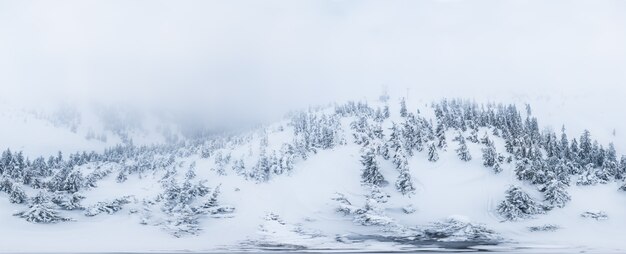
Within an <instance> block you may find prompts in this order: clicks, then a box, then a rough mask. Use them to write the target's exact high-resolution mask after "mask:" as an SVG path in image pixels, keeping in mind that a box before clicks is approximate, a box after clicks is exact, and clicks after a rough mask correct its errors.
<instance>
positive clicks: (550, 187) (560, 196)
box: [543, 179, 571, 208]
mask: <svg viewBox="0 0 626 254" xmlns="http://www.w3.org/2000/svg"><path fill="white" fill-rule="evenodd" d="M543 194H544V196H545V201H546V202H547V203H548V204H549V205H550V207H551V208H553V207H558V208H563V207H564V206H565V204H566V203H567V202H569V201H570V200H571V197H570V195H569V194H568V193H567V184H565V183H563V182H561V181H560V180H559V179H552V180H550V181H549V182H548V183H547V184H546V186H545V188H544V189H543Z"/></svg>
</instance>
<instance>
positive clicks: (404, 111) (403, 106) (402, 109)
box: [400, 98, 408, 117]
mask: <svg viewBox="0 0 626 254" xmlns="http://www.w3.org/2000/svg"><path fill="white" fill-rule="evenodd" d="M407 114H408V111H407V109H406V101H405V100H404V98H402V100H400V116H401V117H406V116H407Z"/></svg>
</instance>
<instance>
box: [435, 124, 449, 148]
mask: <svg viewBox="0 0 626 254" xmlns="http://www.w3.org/2000/svg"><path fill="white" fill-rule="evenodd" d="M435 136H436V137H437V147H438V148H440V149H444V148H446V147H447V146H448V143H447V142H446V126H445V125H444V124H443V122H438V123H437V129H436V130H435Z"/></svg>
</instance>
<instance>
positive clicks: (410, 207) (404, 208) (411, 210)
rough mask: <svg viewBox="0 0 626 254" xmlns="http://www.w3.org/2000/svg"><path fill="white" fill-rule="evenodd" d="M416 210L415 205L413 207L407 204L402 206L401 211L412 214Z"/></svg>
mask: <svg viewBox="0 0 626 254" xmlns="http://www.w3.org/2000/svg"><path fill="white" fill-rule="evenodd" d="M416 211H417V209H415V207H413V205H408V206H405V207H402V212H404V213H405V214H413V213H415V212H416Z"/></svg>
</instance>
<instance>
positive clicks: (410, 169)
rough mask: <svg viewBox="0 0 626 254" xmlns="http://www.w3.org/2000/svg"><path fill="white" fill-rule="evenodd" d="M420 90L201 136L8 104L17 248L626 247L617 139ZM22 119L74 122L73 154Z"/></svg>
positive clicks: (8, 210) (11, 226)
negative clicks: (24, 136)
mask: <svg viewBox="0 0 626 254" xmlns="http://www.w3.org/2000/svg"><path fill="white" fill-rule="evenodd" d="M404 104H405V103H404V99H398V100H396V99H394V100H387V99H385V98H383V100H381V101H370V102H369V103H366V102H349V103H344V104H337V105H334V106H331V107H320V108H311V109H309V110H306V111H301V112H293V113H291V114H289V115H288V116H287V117H286V118H285V119H284V120H282V121H278V122H276V123H273V124H269V125H264V126H262V127H259V128H254V129H252V130H249V131H238V132H228V133H226V132H224V133H215V132H211V133H210V134H207V135H202V136H201V137H193V138H192V137H187V138H185V136H184V135H182V134H180V133H179V132H177V131H171V130H170V127H159V128H134V129H127V128H125V126H122V127H120V126H117V127H115V126H116V125H113V126H112V125H111V124H109V125H107V123H127V122H128V121H126V120H124V118H123V117H122V118H119V117H117V116H111V115H108V116H109V117H108V118H107V117H102V116H103V115H105V116H106V115H107V114H95V115H93V116H91V117H90V116H89V114H88V113H81V114H78V115H80V116H82V118H80V119H95V120H84V121H72V119H76V117H74V118H73V117H69V116H72V115H73V114H69V116H68V114H60V115H59V114H57V115H56V117H42V114H35V113H24V112H23V111H16V113H15V114H13V115H10V114H4V115H2V117H3V118H6V119H7V121H6V122H5V121H4V120H3V123H10V121H13V122H14V123H15V124H8V125H10V126H16V128H20V129H21V130H20V131H18V130H17V129H16V130H7V131H3V135H7V137H6V138H4V137H3V138H2V141H3V142H5V143H6V144H8V146H9V148H10V149H11V150H10V151H9V150H7V151H5V152H4V153H3V155H2V157H1V159H0V162H1V163H0V173H2V179H1V181H0V190H2V191H1V192H0V218H2V219H0V239H2V240H1V244H0V251H1V252H14V251H19V252H24V251H37V252H39V251H42V252H45V251H54V252H65V251H90V250H94V249H97V250H98V251H225V250H229V251H236V250H283V249H287V250H302V249H313V250H372V251H375V250H385V251H390V250H398V251H399V250H419V249H432V248H470V249H494V250H498V249H505V250H515V249H516V248H518V247H524V248H529V247H531V248H532V247H536V248H540V249H542V250H546V249H554V250H557V251H568V250H573V249H576V250H588V251H602V252H605V251H615V252H623V251H626V245H624V244H623V243H622V241H621V234H620V233H621V231H622V230H623V226H624V225H626V208H625V206H623V205H622V204H623V203H624V202H626V193H624V192H622V191H620V190H619V189H620V187H621V186H622V185H623V179H624V177H625V176H626V159H623V158H622V157H621V156H620V155H618V154H617V153H616V151H615V149H614V148H613V147H614V146H613V145H612V144H608V143H604V142H600V143H594V139H592V138H591V137H590V136H588V135H582V136H581V137H579V136H578V135H580V134H578V135H577V136H576V145H572V143H573V142H574V141H573V137H569V138H568V137H567V135H565V136H562V133H561V131H560V130H559V131H558V132H557V133H553V132H552V131H549V130H542V128H541V127H542V126H543V125H541V121H542V119H536V118H535V117H534V114H533V113H532V110H530V108H528V109H523V105H518V106H515V105H495V104H484V105H481V104H476V103H473V102H469V101H464V100H442V101H435V102H433V103H428V104H421V105H415V104H411V105H409V107H405V106H402V105H404ZM518 107H519V108H518ZM69 111H70V112H71V110H69ZM63 112H68V110H66V111H63ZM25 115H26V116H27V117H24V116H25ZM35 116H39V117H35ZM19 117H22V118H23V119H26V120H23V121H22V120H16V119H21V118H19ZM32 119H35V120H32ZM50 119H52V120H50ZM54 119H57V120H58V119H64V120H63V121H60V122H59V121H55V120H54ZM102 119H109V120H110V121H106V120H104V121H103V120H102ZM111 119H117V120H111ZM30 121H36V123H35V124H33V123H32V122H30ZM550 121H551V123H552V122H553V121H556V120H555V119H550ZM55 122H56V125H55ZM151 122H152V124H151ZM158 122H159V119H153V120H145V122H143V123H142V124H141V125H140V126H155V125H157V124H154V123H158ZM72 123H74V124H72ZM20 124H24V126H28V127H27V128H26V130H29V132H33V133H37V132H40V133H58V135H53V137H52V138H54V139H58V140H57V141H55V140H54V139H53V140H48V141H44V140H41V144H46V145H45V146H47V145H59V147H58V149H56V150H62V151H63V153H62V155H54V156H51V157H48V155H49V154H50V149H48V148H46V149H47V151H45V152H44V151H39V150H37V149H39V148H41V147H44V145H41V146H40V145H39V142H35V141H32V142H30V144H35V145H33V146H31V147H29V146H20V145H13V144H19V141H15V142H14V143H11V142H9V141H8V140H11V139H10V138H9V137H10V136H11V135H10V133H20V132H21V131H24V128H21V127H20ZM33 126H34V127H33ZM107 126H108V127H107ZM566 127H567V126H566ZM31 128H39V129H31ZM577 128H578V127H577ZM139 129H143V130H144V131H142V132H139V131H135V130H139ZM165 129H168V131H165ZM172 129H175V128H174V127H172ZM120 130H123V131H120ZM92 132H93V133H94V135H87V134H89V133H92ZM95 133H98V134H95ZM107 133H108V135H106V136H107V137H108V138H107V140H106V141H104V139H103V138H100V139H98V138H94V137H102V136H103V135H104V134H107ZM138 133H141V134H138ZM146 133H152V134H154V135H156V136H158V137H155V136H154V135H152V136H150V135H151V134H146ZM155 133H156V134H155ZM172 133H174V134H172ZM563 134H570V136H571V135H572V134H571V133H570V132H567V131H566V132H563ZM14 136H15V135H14ZM87 136H89V137H90V138H89V139H87ZM173 136H175V138H173ZM141 137H144V140H146V141H145V142H141V141H137V140H142V139H141ZM15 138H17V137H15ZM130 140H132V142H130ZM619 145H622V146H623V145H624V144H618V147H619ZM105 148H106V149H105ZM31 149H32V150H31ZM19 150H24V153H25V154H27V155H28V156H26V157H28V159H27V158H25V156H23V155H22V153H20V152H18V151H19ZM29 150H31V151H29ZM80 150H87V151H91V150H95V152H85V153H82V152H81V153H74V152H75V151H80ZM578 150H580V151H578ZM33 151H34V152H33ZM67 151H70V152H67ZM39 155H45V156H46V157H45V158H43V157H42V158H38V157H39Z"/></svg>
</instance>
